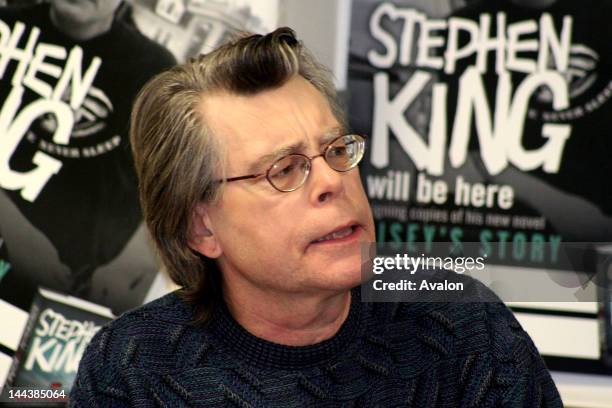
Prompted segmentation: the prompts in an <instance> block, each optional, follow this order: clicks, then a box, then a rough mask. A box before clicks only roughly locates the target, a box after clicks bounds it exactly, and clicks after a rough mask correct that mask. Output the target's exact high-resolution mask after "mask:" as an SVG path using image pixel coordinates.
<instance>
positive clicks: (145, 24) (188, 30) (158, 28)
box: [129, 0, 279, 61]
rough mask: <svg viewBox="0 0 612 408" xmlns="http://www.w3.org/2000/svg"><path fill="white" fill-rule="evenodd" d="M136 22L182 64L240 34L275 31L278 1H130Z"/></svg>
mask: <svg viewBox="0 0 612 408" xmlns="http://www.w3.org/2000/svg"><path fill="white" fill-rule="evenodd" d="M129 1H130V3H131V4H132V6H133V7H132V15H133V20H134V22H135V23H136V25H137V26H138V27H139V28H140V30H141V31H142V32H143V33H144V34H145V35H146V36H147V37H149V38H151V39H153V40H155V41H157V42H159V43H160V44H163V45H164V46H165V47H167V48H168V49H169V50H170V51H171V52H172V53H173V54H174V55H175V56H176V58H177V60H179V61H186V60H187V58H189V57H193V56H196V55H198V54H205V53H207V52H208V51H210V50H212V49H214V48H215V47H217V46H218V45H220V44H222V43H224V42H226V41H227V40H228V39H229V38H230V37H231V36H232V34H234V33H236V32H237V31H250V32H255V33H265V32H269V31H272V30H273V29H274V28H275V27H276V24H277V19H278V16H277V14H278V5H279V4H278V0H129Z"/></svg>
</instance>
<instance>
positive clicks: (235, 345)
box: [211, 287, 362, 369]
mask: <svg viewBox="0 0 612 408" xmlns="http://www.w3.org/2000/svg"><path fill="white" fill-rule="evenodd" d="M361 309H362V305H361V296H360V291H359V288H358V287H357V288H355V289H353V290H352V291H351V306H350V310H349V313H348V316H347V318H346V320H345V321H344V323H342V326H340V329H339V330H338V332H337V333H336V334H335V335H334V336H333V337H331V338H329V339H327V340H324V341H322V342H320V343H316V344H312V345H308V346H286V345H282V344H277V343H273V342H270V341H267V340H264V339H262V338H259V337H257V336H254V335H253V334H251V333H249V332H248V331H247V330H246V329H245V328H243V327H242V326H241V325H240V324H239V323H238V322H237V321H236V320H235V319H234V317H233V316H232V315H231V313H230V312H229V310H228V308H227V306H226V305H225V304H223V306H221V307H219V308H218V309H217V310H216V312H215V314H214V316H213V319H212V322H211V329H212V332H213V334H214V335H215V337H216V338H217V339H218V340H219V341H221V342H222V343H223V344H224V345H225V346H226V347H227V348H229V349H230V351H231V353H234V354H236V355H237V356H238V357H239V359H240V360H241V361H244V362H245V363H249V364H252V365H254V366H256V367H261V368H264V367H268V368H278V369H299V368H304V367H312V366H316V365H319V364H322V363H324V362H326V361H329V360H331V359H332V358H334V357H335V356H336V355H337V354H338V353H339V352H340V351H341V350H343V349H344V348H345V347H346V346H347V344H348V342H349V340H351V339H354V336H355V334H356V332H357V329H358V328H359V325H360V321H361Z"/></svg>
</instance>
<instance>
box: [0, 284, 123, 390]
mask: <svg viewBox="0 0 612 408" xmlns="http://www.w3.org/2000/svg"><path fill="white" fill-rule="evenodd" d="M114 317H115V316H113V314H112V312H111V310H110V309H108V308H106V307H104V306H101V305H97V304H95V303H91V302H88V301H85V300H82V299H78V298H75V297H72V296H67V295H63V294H60V293H57V292H54V291H51V290H48V289H43V288H39V290H38V293H37V294H36V296H35V297H34V300H33V302H32V306H31V308H30V315H29V318H28V322H27V324H26V327H25V329H24V332H23V335H22V337H21V341H20V344H19V347H18V349H17V351H16V352H15V356H14V358H13V364H12V366H11V370H10V371H9V375H8V379H7V382H6V385H7V386H8V387H10V388H12V389H26V388H27V389H38V390H63V391H65V392H64V393H63V394H65V395H67V394H68V393H69V391H70V388H71V387H72V384H73V382H74V379H75V377H76V373H77V370H78V368H79V362H80V360H81V357H82V356H83V353H84V352H85V349H86V348H87V345H88V344H89V342H90V341H91V339H92V337H93V336H94V335H95V334H96V333H97V332H98V330H99V329H100V328H101V327H102V325H104V324H105V323H106V322H109V321H110V320H112V319H113V318H114ZM5 388H6V387H5ZM5 391H6V390H5Z"/></svg>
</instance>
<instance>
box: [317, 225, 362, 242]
mask: <svg viewBox="0 0 612 408" xmlns="http://www.w3.org/2000/svg"><path fill="white" fill-rule="evenodd" d="M351 232H353V227H347V228H344V229H341V230H340V231H336V232H333V233H331V234H327V235H326V236H324V237H322V238H319V239H317V240H316V242H321V241H329V240H330V239H340V238H344V237H346V236H348V235H350V234H351Z"/></svg>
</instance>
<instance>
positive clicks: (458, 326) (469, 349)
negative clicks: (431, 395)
mask: <svg viewBox="0 0 612 408" xmlns="http://www.w3.org/2000/svg"><path fill="white" fill-rule="evenodd" d="M459 280H460V281H462V282H463V283H464V284H466V285H469V286H470V287H471V288H472V290H471V292H470V295H469V296H468V297H467V299H455V301H453V302H405V303H397V304H394V305H393V306H392V308H391V313H390V315H391V316H392V318H391V319H390V320H389V323H388V324H387V327H386V329H387V330H389V331H390V333H391V336H390V340H391V343H392V344H393V345H394V347H393V348H394V349H396V350H402V351H401V353H408V354H410V353H412V355H413V356H415V355H416V354H419V355H420V356H421V357H420V359H421V360H423V361H422V364H420V365H421V366H422V367H430V365H429V363H428V362H430V361H433V362H438V363H434V364H442V365H444V366H445V367H447V368H448V369H451V370H454V371H456V373H457V375H458V376H459V377H460V378H459V379H458V381H459V383H461V384H464V385H465V386H466V387H467V388H470V387H471V388H478V389H481V390H488V391H487V392H494V391H495V392H497V393H499V395H500V398H502V397H501V395H503V399H504V400H506V399H507V398H510V399H512V398H514V399H515V400H517V401H525V398H529V397H530V394H529V395H527V394H525V392H526V391H529V390H531V391H529V392H533V393H540V395H541V396H542V395H543V396H544V397H545V398H546V400H547V401H551V404H552V405H551V406H561V403H560V400H559V399H558V393H557V391H556V388H555V386H554V383H553V382H552V379H551V377H550V374H549V373H548V370H547V368H546V366H545V364H544V362H543V360H542V358H541V356H540V354H539V352H538V350H537V348H536V346H535V345H534V343H533V341H532V340H531V338H530V337H529V335H528V334H527V332H525V330H523V328H522V327H521V325H520V323H519V322H518V321H517V319H516V318H515V316H514V315H513V313H512V311H511V310H510V309H509V308H508V307H507V306H506V305H505V304H504V303H503V302H502V301H501V300H500V299H499V298H498V297H497V296H496V295H495V294H494V293H493V292H492V291H491V290H490V289H488V288H487V287H486V286H485V285H484V284H482V283H481V282H480V281H478V280H476V279H473V278H470V277H469V276H461V277H459ZM404 350H405V351H404ZM415 359H416V360H418V359H417V358H416V357H412V358H411V359H410V360H408V359H406V361H410V363H411V364H414V361H413V360H415ZM397 360H398V361H401V360H402V359H401V358H397ZM495 387H497V388H496V390H494V388H495ZM467 388H466V389H467ZM483 392H484V391H483ZM475 395H476V394H475ZM483 395H484V394H483ZM466 398H467V397H466ZM474 398H476V397H474ZM474 401H476V400H474ZM474 401H473V402H474ZM475 405H478V403H476V404H475ZM527 405H528V406H531V405H529V404H527ZM521 406H523V405H521Z"/></svg>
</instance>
